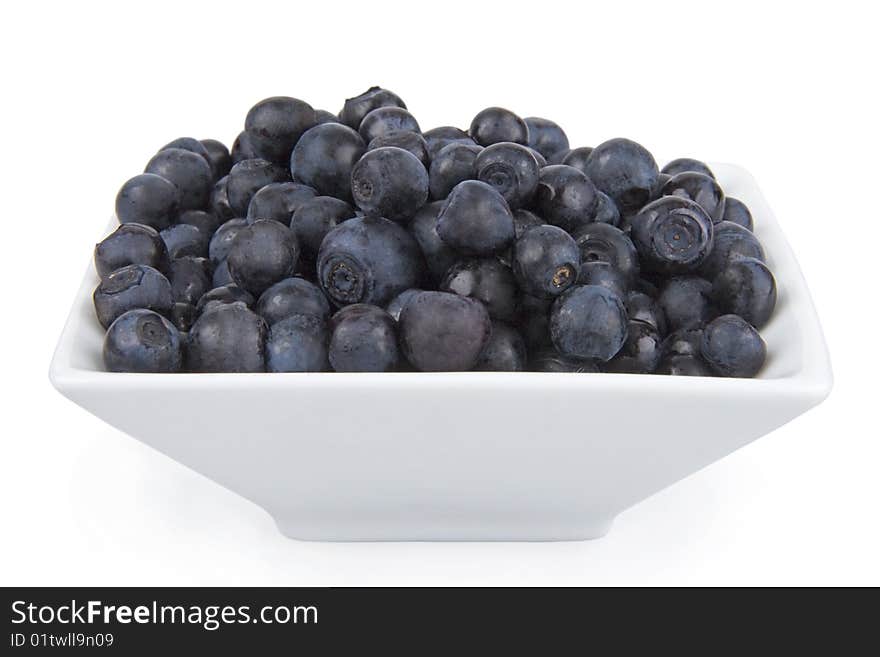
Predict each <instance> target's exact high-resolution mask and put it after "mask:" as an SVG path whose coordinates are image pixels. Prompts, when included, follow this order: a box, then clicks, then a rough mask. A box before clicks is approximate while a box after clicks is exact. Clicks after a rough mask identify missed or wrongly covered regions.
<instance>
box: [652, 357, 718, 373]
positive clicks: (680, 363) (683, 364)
mask: <svg viewBox="0 0 880 657" xmlns="http://www.w3.org/2000/svg"><path fill="white" fill-rule="evenodd" d="M654 372H655V373H656V374H668V375H671V376H713V372H712V370H711V369H710V368H709V365H708V364H707V363H706V361H704V360H703V358H702V357H701V356H669V357H666V356H664V357H663V358H661V359H660V362H659V363H658V365H657V369H656V370H654Z"/></svg>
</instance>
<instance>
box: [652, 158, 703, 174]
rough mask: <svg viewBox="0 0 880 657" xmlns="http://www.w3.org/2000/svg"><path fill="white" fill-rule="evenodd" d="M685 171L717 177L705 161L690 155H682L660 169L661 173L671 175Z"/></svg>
mask: <svg viewBox="0 0 880 657" xmlns="http://www.w3.org/2000/svg"><path fill="white" fill-rule="evenodd" d="M685 171H694V172H696V173H702V174H703V175H704V176H709V177H710V178H714V177H715V174H714V173H712V169H710V168H709V166H708V165H707V164H706V163H705V162H700V160H694V159H691V158H689V157H680V158H678V159H677V160H672V162H670V163H669V164H667V165H666V166H665V167H663V168H662V169H660V172H661V173H665V174H666V175H667V176H670V177H671V176H676V175H678V174H680V173H684V172H685Z"/></svg>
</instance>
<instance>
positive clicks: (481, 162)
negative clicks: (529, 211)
mask: <svg viewBox="0 0 880 657" xmlns="http://www.w3.org/2000/svg"><path fill="white" fill-rule="evenodd" d="M474 165H475V167H476V172H477V178H478V179H479V180H482V181H483V182H484V183H488V184H489V185H492V187H494V188H495V189H497V190H498V192H499V193H500V194H501V195H502V196H503V197H504V200H505V201H507V204H508V205H509V206H510V207H511V209H516V208H518V207H520V206H522V205H525V204H527V203H528V202H529V201H531V199H532V196H533V195H534V193H535V189H536V188H537V187H538V176H539V172H540V169H539V167H538V162H537V160H536V159H535V156H534V155H532V153H531V151H530V150H529V149H528V148H526V147H525V146H521V145H520V144H513V143H510V142H499V143H497V144H492V145H491V146H489V147H487V148H484V149H483V150H482V151H480V153H479V154H478V155H477V159H476V160H475V162H474Z"/></svg>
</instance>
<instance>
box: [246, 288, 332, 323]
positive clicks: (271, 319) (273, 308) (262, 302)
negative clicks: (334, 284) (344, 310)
mask: <svg viewBox="0 0 880 657" xmlns="http://www.w3.org/2000/svg"><path fill="white" fill-rule="evenodd" d="M256 310H257V312H258V313H259V314H260V316H261V317H262V318H263V319H265V320H266V323H267V324H269V326H272V325H273V324H275V323H276V322H280V321H281V320H282V319H286V318H288V317H290V316H291V315H314V316H315V317H317V318H318V319H320V320H323V321H326V320H327V319H328V318H329V317H330V304H329V303H328V302H327V298H326V297H325V296H324V293H323V292H321V289H320V288H319V287H318V286H317V285H315V284H314V283H310V282H309V281H307V280H305V279H304V278H285V279H284V280H283V281H278V282H277V283H275V285H273V286H271V287H270V288H268V289H267V290H266V291H265V292H263V294H261V295H260V298H259V300H258V301H257V307H256Z"/></svg>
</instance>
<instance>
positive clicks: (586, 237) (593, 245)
mask: <svg viewBox="0 0 880 657" xmlns="http://www.w3.org/2000/svg"><path fill="white" fill-rule="evenodd" d="M572 236H573V237H574V241H575V242H576V243H577V245H578V249H579V250H580V261H581V262H582V263H590V262H607V263H608V264H610V265H612V266H613V267H614V268H615V269H617V270H618V271H620V273H621V274H623V275H624V277H625V278H626V280H627V281H628V282H629V283H632V282H634V281H635V280H636V278H638V276H639V271H640V268H639V254H638V252H636V247H635V246H634V245H633V243H632V240H630V238H629V237H628V236H627V235H626V233H624V232H623V231H622V230H620V229H619V228H615V227H614V226H612V225H610V224H601V223H590V224H585V225H584V226H581V228H579V229H578V230H576V231H575V232H574V233H572Z"/></svg>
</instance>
